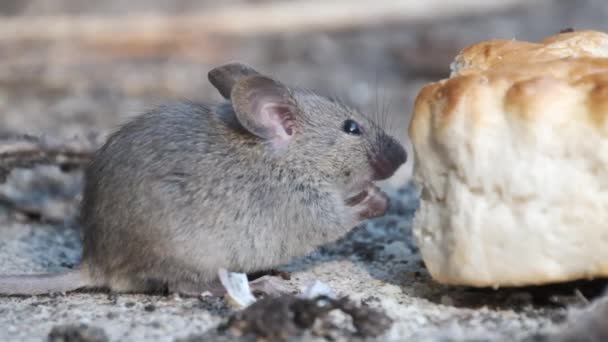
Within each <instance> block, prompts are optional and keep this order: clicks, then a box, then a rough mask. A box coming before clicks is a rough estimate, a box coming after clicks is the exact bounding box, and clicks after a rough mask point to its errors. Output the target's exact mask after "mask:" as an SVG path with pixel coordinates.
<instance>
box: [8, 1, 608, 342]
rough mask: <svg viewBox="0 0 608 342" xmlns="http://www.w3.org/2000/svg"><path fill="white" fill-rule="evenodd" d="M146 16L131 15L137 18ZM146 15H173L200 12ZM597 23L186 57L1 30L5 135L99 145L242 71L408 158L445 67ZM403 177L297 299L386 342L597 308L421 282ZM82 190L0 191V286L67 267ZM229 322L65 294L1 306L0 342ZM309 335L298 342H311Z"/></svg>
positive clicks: (418, 31)
mask: <svg viewBox="0 0 608 342" xmlns="http://www.w3.org/2000/svg"><path fill="white" fill-rule="evenodd" d="M238 2H239V1H232V3H238ZM119 3H120V2H115V1H108V2H104V4H106V7H104V6H101V5H100V6H98V7H90V8H88V7H86V6H83V7H82V8H80V7H79V6H78V4H79V2H73V1H58V0H56V1H52V2H51V1H48V2H47V1H41V0H40V1H22V2H16V1H13V2H6V4H2V5H0V8H1V11H3V12H4V13H5V14H7V15H9V17H8V18H19V20H21V21H22V22H21V23H23V22H27V20H29V19H28V18H30V17H32V16H34V15H36V14H40V13H43V14H53V13H85V14H89V13H101V14H103V15H104V16H107V17H113V16H115V15H117V12H118V13H120V11H117V10H116V8H120V6H127V5H122V4H119ZM150 3H151V2H150ZM150 3H146V2H140V1H136V2H133V3H132V4H131V5H130V6H132V10H133V11H137V10H140V9H141V8H140V7H146V6H152V5H150ZM155 3H156V4H157V6H158V7H157V8H161V9H164V10H167V11H168V12H167V13H169V12H170V13H173V14H172V15H177V16H179V15H180V14H179V13H180V11H181V12H183V11H190V10H193V8H194V9H197V8H198V7H197V6H202V7H203V8H204V6H207V5H206V3H207V2H201V3H196V2H192V1H191V2H188V1H183V2H180V3H181V4H182V6H181V7H180V6H177V5H175V6H171V5H168V2H163V1H156V2H155ZM209 3H211V2H209ZM49 4H54V5H49ZM3 6H4V7H3ZM53 6H55V7H53ZM117 6H118V7H117ZM209 6H210V5H209ZM606 13H608V6H607V5H606V4H605V3H604V2H603V1H600V0H585V1H566V0H561V1H538V3H537V4H536V5H529V6H528V7H525V8H515V9H511V10H505V11H502V12H499V13H493V14H483V15H477V16H475V15H470V16H467V17H464V18H452V19H450V18H447V19H441V20H439V19H438V20H435V21H425V22H412V23H410V22H405V23H397V24H395V23H393V24H390V25H388V24H387V25H379V24H376V25H372V26H370V27H355V28H346V29H341V30H337V31H334V32H316V31H314V30H311V31H306V32H295V33H270V34H260V35H258V36H255V37H251V36H249V37H232V36H230V37H228V36H210V37H204V38H205V39H202V38H201V39H200V40H197V39H194V40H191V41H188V42H189V43H188V44H189V45H188V48H186V49H185V48H183V47H182V48H176V46H175V45H171V44H167V43H166V42H163V41H153V42H152V43H150V42H148V45H145V44H143V45H137V44H135V45H133V44H130V45H120V44H122V43H121V42H118V43H117V42H115V41H114V40H112V39H114V38H119V37H111V38H112V39H110V40H107V39H106V40H103V41H102V42H100V41H97V40H95V41H93V42H91V41H84V42H83V41H80V40H78V39H74V40H69V39H68V40H65V39H63V38H57V37H48V36H44V35H43V34H42V33H40V36H36V37H37V38H36V37H34V38H32V37H30V38H27V39H26V38H16V37H17V36H18V35H17V34H15V35H6V34H5V33H6V32H7V30H8V29H7V27H6V26H2V25H0V38H1V39H0V60H1V62H0V127H2V130H3V131H10V132H19V133H31V134H35V135H40V134H48V135H50V136H54V137H58V138H67V137H71V136H73V135H79V136H85V135H88V134H90V133H91V132H97V133H101V137H100V138H99V140H100V141H103V137H104V136H105V134H107V133H108V132H110V131H111V130H113V129H114V128H115V127H116V126H117V125H119V124H120V123H121V122H124V121H125V120H127V119H128V118H129V117H131V116H133V115H135V114H137V113H139V112H141V111H143V110H145V109H147V108H150V107H153V106H155V105H156V104H158V103H162V102H166V101H173V100H179V99H183V98H187V99H193V100H201V101H219V100H220V98H219V95H218V94H217V93H216V91H215V90H214V89H213V88H212V87H211V86H210V85H209V84H208V82H207V80H206V72H207V71H208V70H209V68H211V67H213V66H215V65H218V64H221V63H224V62H226V61H229V60H241V61H244V62H247V63H249V64H252V65H254V66H256V67H257V68H258V69H260V70H262V71H264V72H269V73H272V74H273V75H275V76H276V77H277V78H279V79H281V80H282V81H284V82H286V83H290V84H295V85H299V86H304V87H308V88H312V89H317V90H319V91H321V92H327V93H330V94H332V95H338V96H340V97H342V98H343V99H345V100H346V101H348V102H351V103H354V104H355V105H358V106H360V107H361V108H362V110H364V111H367V112H381V113H384V115H387V116H388V118H389V120H390V121H391V124H390V125H389V126H390V129H391V132H392V133H393V134H395V135H396V136H397V137H398V138H399V139H400V141H402V142H403V143H404V144H407V140H406V131H407V123H408V120H409V117H410V112H411V106H412V103H413V100H414V98H415V96H416V94H417V92H418V90H419V89H420V87H421V86H422V85H424V84H425V83H427V82H430V81H433V80H436V79H439V78H441V77H445V76H447V73H448V65H449V62H450V60H451V59H452V57H453V56H454V55H455V54H456V53H457V52H458V50H459V49H461V48H462V47H464V46H466V45H467V44H469V43H472V42H474V41H477V40H481V39H489V38H508V39H509V38H514V37H516V38H519V39H531V40H536V39H540V38H543V37H545V36H548V35H551V34H554V33H556V32H558V31H559V30H560V29H563V28H566V27H574V28H577V29H583V28H595V29H600V30H606V29H608V27H606V23H605V22H604V18H605V15H606ZM203 26H204V25H203ZM176 39H178V40H179V39H182V37H181V36H180V37H176ZM113 44H118V45H113ZM192 44H194V45H192ZM117 46H118V47H117ZM411 167H412V165H411V163H408V165H407V166H406V167H404V169H403V170H402V171H401V172H400V174H399V175H398V176H397V177H395V178H394V179H392V180H391V181H389V182H386V183H385V184H383V187H384V189H386V191H387V192H389V194H390V195H391V198H392V202H393V206H392V208H391V211H390V212H389V214H388V215H386V216H384V217H382V218H378V219H375V220H372V221H369V222H367V223H366V224H365V225H363V226H362V227H359V228H357V229H356V230H355V231H353V232H352V233H351V234H349V235H348V236H347V237H345V238H344V239H342V240H340V241H337V242H336V243H332V244H329V245H327V246H322V247H321V248H320V249H319V250H318V251H317V252H315V253H313V254H312V255H310V256H307V257H305V258H301V259H299V260H294V261H293V262H292V263H290V264H288V265H284V266H283V267H281V269H283V270H286V271H289V272H291V280H289V282H290V284H291V285H292V286H293V287H294V289H298V288H300V287H302V286H305V285H306V284H308V283H309V282H310V281H312V280H320V281H322V282H324V283H326V284H327V285H329V286H330V287H331V288H333V289H334V290H335V291H336V292H338V293H339V294H343V295H348V296H349V297H350V298H351V299H353V300H354V301H355V302H357V303H366V304H367V305H369V306H370V307H372V308H376V309H378V310H381V311H382V312H385V313H386V314H387V315H388V316H389V317H390V318H392V320H393V322H394V323H393V325H392V327H391V328H390V329H388V330H387V331H385V332H384V334H383V335H382V336H380V337H379V339H380V340H408V339H411V340H442V339H443V340H445V339H452V340H473V339H476V340H510V341H511V340H534V339H537V338H539V336H542V335H544V334H547V333H550V332H551V331H553V330H554V329H556V327H557V326H559V325H560V324H561V323H562V322H563V321H564V320H565V318H566V315H567V313H568V311H569V309H570V308H573V307H583V306H585V305H587V304H588V301H589V300H591V299H593V298H595V297H597V296H598V295H599V294H600V293H601V290H602V288H603V287H604V282H602V281H594V282H577V283H568V284H561V285H554V286H545V287H533V288H521V289H498V290H493V289H472V288H465V287H449V286H443V285H440V284H438V283H437V282H435V281H434V280H433V279H432V278H431V277H430V276H429V274H428V272H427V271H426V270H425V268H424V264H423V262H422V261H421V258H420V254H419V253H418V250H417V248H416V244H415V241H413V238H412V234H411V224H412V218H413V215H414V214H415V209H416V207H417V204H418V201H417V194H418V192H417V190H416V189H415V187H414V186H412V185H411V184H410V183H409V182H408V180H407V179H408V175H409V173H410V170H411ZM36 179H37V180H39V181H38V183H36V186H33V185H32V184H34V183H33V180H36ZM41 179H42V181H40V180H41ZM82 181H83V180H82V175H81V173H80V170H78V169H76V170H63V171H61V170H59V168H58V167H55V166H49V167H39V168H37V169H34V170H16V171H14V172H13V173H12V174H11V175H10V177H9V179H8V180H7V182H6V183H5V184H2V185H0V204H4V205H0V274H7V273H34V272H48V271H58V270H61V269H63V268H66V267H71V266H73V265H74V264H76V263H77V261H78V259H79V255H80V240H79V227H78V226H77V225H76V224H74V223H73V222H72V221H71V220H70V218H71V217H72V216H73V215H74V208H75V206H76V205H77V203H78V200H79V193H80V189H81V186H82ZM16 198H18V199H19V201H20V203H28V204H29V207H30V208H34V209H33V211H34V213H32V212H28V213H23V212H21V213H18V212H17V213H16V212H15V211H14V210H11V209H10V208H9V206H7V205H6V204H7V202H10V201H11V200H12V201H15V199H16ZM5 199H8V201H5ZM40 213H42V214H40ZM232 314H234V309H232V308H231V307H230V306H228V305H227V304H226V303H225V302H224V301H223V300H222V299H219V298H212V297H206V298H201V299H192V298H190V299H188V298H179V297H175V296H146V295H110V294H107V293H73V294H68V295H65V296H51V297H48V296H39V297H33V298H0V327H2V329H0V341H30V340H31V341H39V340H41V339H44V338H45V337H46V336H48V335H49V333H50V332H51V330H52V328H53V327H57V326H59V325H62V324H76V323H85V324H88V325H90V326H92V327H99V328H101V329H103V333H104V334H106V335H107V336H108V337H109V339H110V340H113V341H118V340H159V341H163V340H167V341H173V340H175V339H176V338H178V339H179V338H191V340H197V339H199V340H204V339H206V338H211V337H210V336H212V335H211V334H212V333H213V332H214V331H215V327H216V326H217V325H218V324H221V323H224V322H226V319H227V318H228V317H230V316H231V315H232ZM332 319H333V320H334V321H335V322H336V323H335V326H334V327H333V328H329V331H330V332H329V333H328V334H329V335H330V336H333V337H334V338H335V339H338V340H340V339H347V338H349V339H352V338H354V336H353V335H352V334H353V332H352V327H351V325H350V323H349V321H348V319H344V317H342V316H339V315H334V316H332ZM307 334H308V335H306V338H307V339H313V338H319V337H318V336H314V334H311V333H310V332H307ZM89 340H94V339H89Z"/></svg>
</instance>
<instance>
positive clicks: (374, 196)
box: [346, 186, 390, 220]
mask: <svg viewBox="0 0 608 342" xmlns="http://www.w3.org/2000/svg"><path fill="white" fill-rule="evenodd" d="M346 204H347V205H349V206H351V207H353V209H354V210H355V213H356V215H357V216H358V218H359V219H360V220H366V219H371V218H374V217H380V216H382V215H384V214H385V213H386V211H387V210H388V207H389V206H390V200H389V198H388V196H387V195H386V194H385V193H384V192H382V191H381V190H380V189H379V188H378V187H376V186H370V187H368V188H367V189H366V190H365V191H363V192H362V193H360V194H359V195H357V196H355V197H353V198H351V199H349V200H348V201H347V202H346Z"/></svg>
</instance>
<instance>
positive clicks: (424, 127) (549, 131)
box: [409, 31, 608, 287]
mask: <svg viewBox="0 0 608 342" xmlns="http://www.w3.org/2000/svg"><path fill="white" fill-rule="evenodd" d="M409 135H410V138H411V140H412V144H413V146H414V150H415V171H414V179H415V180H416V182H417V183H419V184H420V185H421V186H422V195H421V207H420V209H419V210H418V212H417V213H416V218H415V220H414V235H415V237H416V240H417V242H418V245H419V247H420V251H421V253H422V257H423V260H424V262H425V264H426V266H427V268H428V270H429V272H430V273H431V275H432V276H433V277H434V278H435V279H436V280H437V281H439V282H442V283H446V284H459V285H470V286H493V287H498V286H521V285H532V284H543V283H551V282H559V281H567V280H574V279H579V278H594V277H602V276H604V277H605V276H608V34H605V33H601V32H592V31H580V32H572V33H563V34H559V35H556V36H553V37H550V38H548V39H545V40H543V41H541V42H540V43H538V44H534V43H528V42H521V41H515V40H511V41H507V40H494V41H487V42H481V43H478V44H475V45H473V46H470V47H468V48H466V49H465V50H463V51H462V53H461V54H460V55H459V56H458V57H456V60H455V62H454V64H453V65H452V75H451V76H450V78H449V79H446V80H441V81H438V82H435V83H431V84H429V85H427V86H425V87H424V88H423V89H422V90H421V91H420V93H419V95H418V97H417V99H416V103H415V108H414V115H413V118H412V121H411V124H410V128H409Z"/></svg>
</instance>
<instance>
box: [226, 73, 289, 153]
mask: <svg viewBox="0 0 608 342" xmlns="http://www.w3.org/2000/svg"><path fill="white" fill-rule="evenodd" d="M231 97H232V105H233V107H234V111H235V113H236V116H237V118H238V120H239V122H240V123H241V125H243V127H245V128H246V129H247V130H248V131H250V132H251V133H253V134H255V135H257V136H259V137H261V138H263V139H266V140H268V141H270V142H272V144H273V145H274V146H275V147H277V148H279V149H280V148H282V147H285V146H286V145H287V144H288V143H289V142H290V141H291V139H292V138H293V135H294V129H295V113H296V105H295V102H294V101H293V98H292V97H291V94H290V93H289V90H288V89H287V88H286V87H285V86H283V85H282V84H280V83H278V82H277V81H275V80H273V79H271V78H268V77H266V76H249V77H246V78H243V79H241V80H240V81H239V82H237V83H236V85H235V86H234V88H232V94H231Z"/></svg>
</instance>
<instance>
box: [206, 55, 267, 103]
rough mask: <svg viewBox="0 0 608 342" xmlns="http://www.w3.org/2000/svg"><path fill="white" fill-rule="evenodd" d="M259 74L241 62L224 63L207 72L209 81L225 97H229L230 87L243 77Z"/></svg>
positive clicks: (227, 98)
mask: <svg viewBox="0 0 608 342" xmlns="http://www.w3.org/2000/svg"><path fill="white" fill-rule="evenodd" d="M252 75H259V73H258V72H257V71H256V70H254V69H253V68H252V67H250V66H248V65H245V64H241V63H230V64H224V65H222V66H219V67H217V68H214V69H211V71H209V73H208V74H207V78H208V79H209V82H211V84H212V85H213V86H214V87H215V88H216V89H217V90H218V91H219V92H220V94H221V95H222V96H223V97H224V98H225V99H226V100H229V99H230V92H231V91H232V88H233V87H234V85H235V84H236V82H238V81H239V80H240V79H242V78H243V77H247V76H252Z"/></svg>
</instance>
